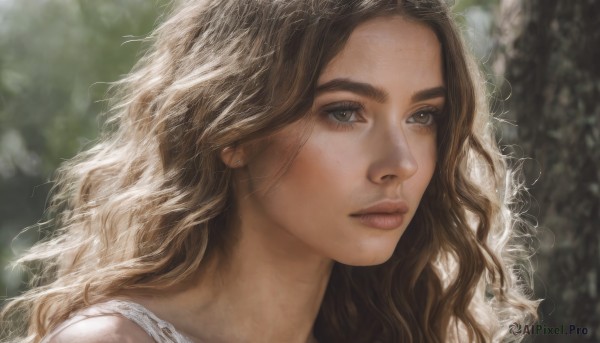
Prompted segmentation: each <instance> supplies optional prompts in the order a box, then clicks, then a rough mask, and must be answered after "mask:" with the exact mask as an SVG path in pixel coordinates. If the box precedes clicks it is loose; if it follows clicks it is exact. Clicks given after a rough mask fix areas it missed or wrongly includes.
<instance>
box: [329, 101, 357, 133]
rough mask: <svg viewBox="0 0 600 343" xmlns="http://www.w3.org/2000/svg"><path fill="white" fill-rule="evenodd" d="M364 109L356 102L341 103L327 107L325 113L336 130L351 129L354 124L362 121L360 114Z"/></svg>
mask: <svg viewBox="0 0 600 343" xmlns="http://www.w3.org/2000/svg"><path fill="white" fill-rule="evenodd" d="M362 108H363V107H362V106H361V105H360V104H358V103H355V102H341V103H335V104H332V105H329V106H326V107H325V108H324V109H323V113H324V115H325V116H326V119H327V120H328V121H329V122H330V123H332V124H333V125H335V127H336V128H341V129H344V128H345V129H351V128H352V127H353V126H354V123H356V122H359V121H361V117H360V114H359V112H360V111H361V110H362Z"/></svg>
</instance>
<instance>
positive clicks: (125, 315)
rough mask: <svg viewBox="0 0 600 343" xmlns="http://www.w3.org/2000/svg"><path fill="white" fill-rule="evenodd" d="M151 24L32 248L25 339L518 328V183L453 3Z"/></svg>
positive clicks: (240, 6)
mask: <svg viewBox="0 0 600 343" xmlns="http://www.w3.org/2000/svg"><path fill="white" fill-rule="evenodd" d="M153 39H154V45H153V47H152V48H151V50H150V51H149V53H148V54H147V55H146V56H145V57H144V58H143V59H142V60H141V61H140V63H139V64H138V65H137V66H136V68H135V69H134V71H133V72H132V73H131V74H130V75H129V76H128V77H127V78H125V79H124V80H122V81H121V82H120V83H119V85H120V89H121V93H120V97H119V99H120V102H119V103H118V104H117V105H116V106H115V107H114V111H113V120H112V121H111V122H110V123H111V124H112V126H111V128H114V129H115V130H114V133H112V134H108V135H107V137H106V138H104V139H103V140H102V142H101V143H99V144H98V145H96V146H95V147H94V148H92V149H91V150H89V151H87V152H85V153H83V154H81V155H80V156H79V157H77V158H76V159H75V160H73V161H72V162H70V163H69V164H67V165H65V166H64V167H63V168H62V170H61V173H60V175H59V181H58V186H57V191H56V193H55V194H56V195H55V198H54V199H55V202H54V208H55V209H56V211H57V213H58V214H57V216H56V218H55V225H56V226H57V227H58V228H59V229H58V232H57V233H56V234H55V235H54V236H53V237H52V238H51V239H50V240H48V241H47V242H45V243H40V244H38V245H37V246H35V247H34V248H32V249H31V251H30V252H29V254H28V255H26V256H25V257H23V258H22V259H21V260H20V261H21V262H41V263H42V265H43V266H44V269H43V271H42V275H43V276H44V281H45V282H43V283H42V284H40V285H38V286H37V287H35V288H32V289H31V290H30V291H29V292H27V293H25V294H24V295H22V296H20V297H18V298H16V299H14V300H12V302H10V303H9V304H8V306H6V307H5V309H4V317H5V318H6V319H7V320H8V319H10V318H16V319H19V318H22V316H25V318H26V319H27V325H26V327H23V328H22V331H24V330H27V337H26V338H23V341H25V342H39V341H40V340H42V338H43V337H45V338H44V341H45V342H72V341H81V342H83V341H85V342H152V341H167V342H168V341H172V342H292V343H293V342H321V343H323V342H391V343H393V342H452V341H455V342H466V341H469V342H488V341H498V340H501V339H507V337H508V339H513V340H519V337H515V336H506V335H507V331H508V325H509V324H510V323H512V322H524V321H528V320H531V319H533V318H535V309H536V306H537V303H536V302H534V301H531V300H528V298H527V296H526V295H525V294H524V292H525V291H524V289H526V288H525V287H524V286H526V283H524V282H525V281H526V280H527V279H525V278H524V277H527V276H528V274H527V273H517V271H518V270H519V269H518V268H517V266H518V265H519V264H517V262H518V263H521V264H522V263H523V260H518V258H522V256H521V255H519V253H520V252H521V251H524V249H523V248H522V247H521V246H520V245H519V244H518V242H517V241H515V238H518V237H516V236H517V232H516V231H515V227H518V226H516V225H515V224H518V223H519V222H518V218H517V216H515V215H514V214H513V213H512V212H511V210H510V208H509V207H508V205H509V204H510V202H511V201H512V198H511V197H510V195H511V194H513V193H512V184H511V182H512V181H511V179H510V177H508V178H507V175H509V176H510V174H509V173H508V172H507V171H506V168H505V158H504V157H503V156H502V155H501V154H500V153H499V152H498V149H497V148H496V146H495V143H494V141H493V137H492V134H491V131H490V128H489V120H490V119H489V117H488V115H487V113H488V112H486V110H485V105H484V102H485V101H484V98H483V97H482V95H481V94H480V93H481V92H480V89H482V88H483V86H482V85H481V83H480V80H479V79H478V78H477V74H476V72H475V68H473V67H472V65H473V63H472V62H471V60H470V59H469V57H468V55H467V54H466V53H465V52H464V47H463V43H462V42H461V40H460V38H459V35H458V33H457V29H456V27H455V24H454V23H453V21H452V19H451V17H450V13H449V9H448V7H447V5H446V4H445V3H443V2H441V1H437V0H427V1H425V0H423V1H408V0H405V1H392V0H357V1H342V0H319V1H316V0H304V1H300V0H297V1H275V0H269V1H257V0H252V1H238V0H229V1H216V0H212V1H211V0H205V1H199V0H196V1H186V2H183V3H182V4H180V6H178V7H177V8H176V9H175V10H174V11H173V14H172V15H171V17H170V19H168V20H167V21H166V22H165V23H164V24H162V25H161V26H160V27H159V28H158V29H157V30H156V32H155V33H154V35H153ZM507 180H508V181H507ZM526 261H527V260H525V262H526ZM525 272H527V270H525ZM13 331H15V332H16V333H17V334H18V333H19V332H18V330H17V329H16V328H14V330H13ZM21 333H23V332H21Z"/></svg>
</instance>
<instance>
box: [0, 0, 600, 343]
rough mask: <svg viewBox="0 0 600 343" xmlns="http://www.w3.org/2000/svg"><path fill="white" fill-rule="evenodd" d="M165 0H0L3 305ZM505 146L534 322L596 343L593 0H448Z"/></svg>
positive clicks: (598, 197)
mask: <svg viewBox="0 0 600 343" xmlns="http://www.w3.org/2000/svg"><path fill="white" fill-rule="evenodd" d="M168 6H169V1H166V0H103V1H93V0H0V267H1V269H0V304H1V303H2V301H3V299H5V298H7V297H11V296H14V295H16V294H18V293H19V292H21V291H23V290H24V289H25V288H24V279H25V276H24V275H22V274H21V273H20V272H19V271H18V270H16V269H15V270H12V269H11V268H10V267H9V264H10V261H11V260H13V259H14V258H15V256H16V255H18V254H20V253H22V252H23V251H24V250H25V249H26V248H27V247H29V246H31V245H32V244H33V243H34V242H35V241H36V240H38V239H39V238H40V233H39V231H38V230H37V229H35V228H33V229H31V230H28V231H27V232H25V233H22V234H19V233H20V232H21V231H22V230H23V229H24V228H26V227H28V226H31V225H34V224H35V223H36V222H38V221H39V220H40V219H41V218H42V217H43V213H44V208H45V205H46V203H47V201H48V192H49V190H50V188H51V187H52V182H51V180H52V179H53V173H54V171H55V170H56V168H57V167H58V166H59V165H60V164H61V162H63V161H65V160H67V159H69V158H71V157H73V156H74V155H75V154H76V153H77V152H79V151H81V150H82V149H85V148H89V147H90V146H91V145H92V144H93V143H94V140H95V139H96V136H97V134H98V131H99V127H100V125H101V120H100V119H99V115H100V114H101V113H103V112H105V111H106V109H107V102H106V98H107V94H106V91H107V87H108V83H109V82H112V81H116V80H118V79H119V78H120V77H121V76H122V75H124V74H126V73H127V72H128V71H129V70H130V68H131V67H132V66H133V64H134V62H135V61H136V59H137V58H139V57H140V54H141V53H142V52H143V49H144V43H141V42H140V39H141V38H143V37H145V36H146V35H147V34H148V33H149V32H150V31H151V30H152V28H153V27H154V26H155V25H156V24H157V23H158V22H160V16H161V14H163V13H164V12H165V11H166V10H167V9H168ZM453 8H454V10H455V12H456V14H457V16H458V19H459V22H460V24H461V26H462V27H463V30H464V34H465V37H466V38H467V41H468V43H469V45H470V47H471V49H472V51H473V53H474V54H475V55H476V56H477V59H478V60H479V61H480V64H481V68H482V70H483V72H484V73H485V75H486V78H487V84H486V85H482V86H485V87H488V89H489V90H490V92H491V94H492V96H491V98H490V103H491V105H492V109H493V111H494V113H495V115H496V116H497V117H499V118H500V119H501V121H500V122H499V125H498V140H499V141H500V144H501V146H502V147H503V150H504V151H505V153H507V154H512V155H513V156H514V157H515V158H520V159H524V160H523V161H524V175H525V184H526V185H527V187H528V188H529V191H530V193H531V199H530V200H529V206H528V207H527V208H524V209H523V211H525V212H526V216H527V218H529V219H530V220H531V221H532V222H536V220H537V224H538V235H537V238H536V239H532V240H531V241H530V244H531V245H532V248H534V249H535V250H536V251H537V254H536V257H535V258H534V259H533V262H534V267H535V269H536V274H535V276H534V285H535V296H536V297H537V298H541V299H544V300H543V302H542V303H541V306H540V322H539V324H541V325H544V326H547V327H552V326H560V325H564V326H565V327H568V326H569V325H576V326H577V327H580V328H586V329H587V331H588V333H587V334H586V335H578V336H553V335H545V336H529V337H527V339H526V341H535V342H600V301H599V300H598V291H599V288H600V287H599V286H600V274H599V272H600V254H599V250H600V239H599V237H600V234H599V232H598V229H599V226H600V206H599V205H600V204H599V203H600V152H599V150H600V149H598V148H600V145H599V141H600V67H599V64H600V1H595V0H579V1H570V0H457V1H455V4H454V7H453Z"/></svg>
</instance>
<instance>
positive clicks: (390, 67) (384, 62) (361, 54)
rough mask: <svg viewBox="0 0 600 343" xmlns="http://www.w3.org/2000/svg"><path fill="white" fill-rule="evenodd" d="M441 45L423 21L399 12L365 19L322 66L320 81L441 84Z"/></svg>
mask: <svg viewBox="0 0 600 343" xmlns="http://www.w3.org/2000/svg"><path fill="white" fill-rule="evenodd" d="M441 54H442V52H441V45H440V42H439V40H438V38H437V36H436V34H435V33H434V31H433V30H432V29H431V28H430V27H428V26H427V25H425V24H423V23H419V22H416V21H413V20H410V19H406V18H404V17H401V16H389V17H379V18H374V19H371V20H368V21H366V22H364V23H362V24H360V25H359V26H357V27H356V29H355V30H354V31H353V32H352V33H351V35H350V37H349V38H348V41H347V42H346V44H345V45H344V47H343V48H342V50H341V51H340V52H339V53H338V54H337V55H336V56H335V57H334V58H333V59H332V60H331V61H330V62H329V64H328V65H327V66H326V67H325V68H324V70H323V73H322V74H321V76H320V78H319V83H323V82H327V81H328V80H330V79H332V78H344V77H347V78H352V79H357V78H359V79H360V80H361V81H363V82H368V81H371V82H373V83H377V82H375V81H377V80H376V79H381V78H383V77H384V78H390V77H393V78H396V79H398V80H400V79H415V78H416V79H418V80H422V81H425V82H426V83H427V84H436V86H437V85H440V84H443V80H442V63H441Z"/></svg>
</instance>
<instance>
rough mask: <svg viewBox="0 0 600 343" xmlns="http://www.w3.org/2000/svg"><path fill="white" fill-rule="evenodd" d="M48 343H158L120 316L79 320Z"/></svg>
mask: <svg viewBox="0 0 600 343" xmlns="http://www.w3.org/2000/svg"><path fill="white" fill-rule="evenodd" d="M47 342H48V343H66V342H89V343H117V342H124V343H128V342H129V343H134V342H135V343H156V342H154V340H153V339H152V338H151V337H150V336H149V335H148V334H147V333H146V332H145V331H144V330H143V329H142V328H141V327H139V326H138V325H137V324H136V323H134V322H132V321H130V320H129V319H126V318H124V317H121V316H119V315H99V316H92V317H87V318H83V319H81V320H77V321H75V322H73V323H72V324H69V325H67V326H66V327H64V328H60V329H59V330H58V331H57V332H55V333H53V335H52V337H51V338H50V339H49V340H48V341H47Z"/></svg>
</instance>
